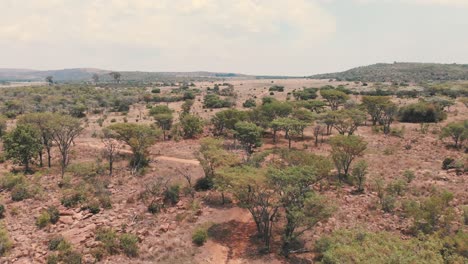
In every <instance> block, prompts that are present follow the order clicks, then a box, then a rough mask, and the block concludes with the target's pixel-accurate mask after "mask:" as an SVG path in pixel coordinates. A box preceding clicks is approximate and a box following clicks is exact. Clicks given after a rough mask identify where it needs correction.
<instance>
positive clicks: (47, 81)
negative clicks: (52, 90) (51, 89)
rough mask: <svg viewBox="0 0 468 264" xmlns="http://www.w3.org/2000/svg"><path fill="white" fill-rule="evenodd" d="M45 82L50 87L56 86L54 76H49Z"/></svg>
mask: <svg viewBox="0 0 468 264" xmlns="http://www.w3.org/2000/svg"><path fill="white" fill-rule="evenodd" d="M45 81H46V83H48V84H49V85H52V84H54V77H52V76H47V77H45Z"/></svg>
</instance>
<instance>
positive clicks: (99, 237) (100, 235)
mask: <svg viewBox="0 0 468 264" xmlns="http://www.w3.org/2000/svg"><path fill="white" fill-rule="evenodd" d="M95 238H96V241H100V242H101V243H102V244H103V246H104V248H105V249H106V251H107V252H108V253H109V254H111V255H115V254H118V253H119V243H118V240H117V234H116V233H115V231H113V230H112V229H107V228H98V229H97V230H96V234H95Z"/></svg>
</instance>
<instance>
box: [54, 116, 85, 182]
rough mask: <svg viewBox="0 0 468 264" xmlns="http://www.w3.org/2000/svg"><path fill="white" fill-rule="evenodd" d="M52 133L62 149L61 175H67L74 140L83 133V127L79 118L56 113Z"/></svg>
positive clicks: (60, 149)
mask: <svg viewBox="0 0 468 264" xmlns="http://www.w3.org/2000/svg"><path fill="white" fill-rule="evenodd" d="M51 122H52V123H51V128H50V131H51V135H52V140H53V141H54V142H55V144H56V145H57V147H58V148H59V151H60V167H61V176H62V178H63V176H64V175H65V170H66V168H67V166H68V164H69V162H70V160H69V154H70V148H71V146H72V145H73V142H74V140H75V139H76V138H77V137H78V136H79V135H80V134H81V132H82V131H83V127H82V126H81V122H80V120H79V119H78V118H74V117H71V116H67V115H55V116H54V117H53V119H52V121H51Z"/></svg>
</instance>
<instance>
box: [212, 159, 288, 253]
mask: <svg viewBox="0 0 468 264" xmlns="http://www.w3.org/2000/svg"><path fill="white" fill-rule="evenodd" d="M220 173H221V174H222V175H223V177H224V178H225V179H226V181H228V182H229V186H230V190H231V192H232V193H233V195H234V197H235V198H236V199H237V201H238V206H239V207H241V208H245V209H247V210H248V211H249V212H250V214H251V215H252V218H253V220H254V222H255V226H256V227H257V233H258V235H259V236H260V237H261V238H262V241H263V244H264V247H265V251H266V252H269V251H270V242H271V237H272V234H273V224H274V223H275V222H276V220H277V217H278V211H279V209H280V206H281V204H280V202H279V196H278V194H277V193H275V192H273V191H272V190H271V187H270V186H269V184H268V183H267V181H266V177H265V171H264V170H262V169H256V168H253V167H248V166H243V167H227V168H225V169H224V170H223V171H221V172H220Z"/></svg>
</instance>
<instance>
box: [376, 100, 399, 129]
mask: <svg viewBox="0 0 468 264" xmlns="http://www.w3.org/2000/svg"><path fill="white" fill-rule="evenodd" d="M397 116H398V106H397V105H396V104H394V103H392V102H388V103H387V104H386V105H385V106H384V108H383V113H382V115H381V116H380V123H382V126H383V130H384V133H385V134H388V133H390V125H391V124H392V123H393V121H395V119H396V117H397Z"/></svg>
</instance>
